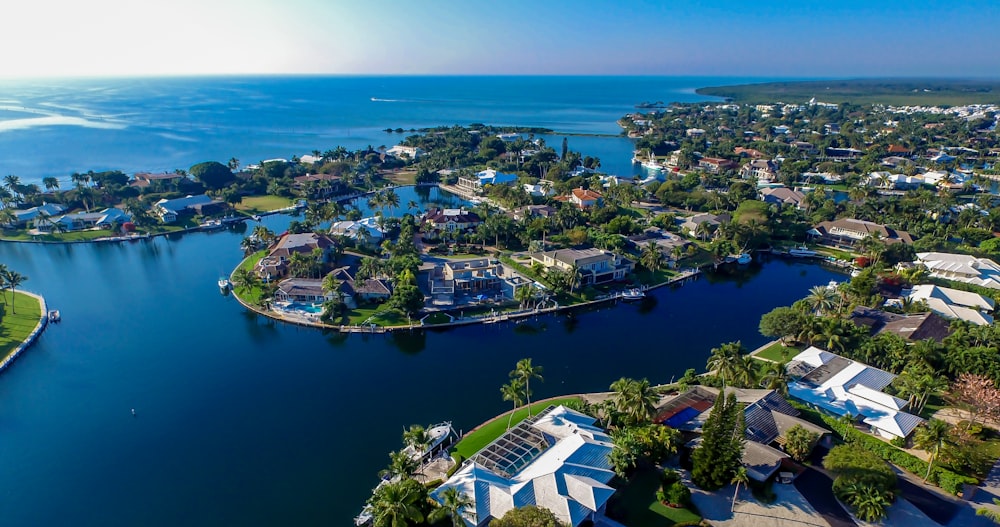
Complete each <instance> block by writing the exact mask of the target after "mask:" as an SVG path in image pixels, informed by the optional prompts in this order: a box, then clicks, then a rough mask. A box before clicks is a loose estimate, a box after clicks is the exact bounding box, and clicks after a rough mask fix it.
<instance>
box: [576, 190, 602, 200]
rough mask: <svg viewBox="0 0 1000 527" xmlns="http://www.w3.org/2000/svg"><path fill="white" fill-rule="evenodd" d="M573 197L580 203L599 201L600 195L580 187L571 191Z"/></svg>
mask: <svg viewBox="0 0 1000 527" xmlns="http://www.w3.org/2000/svg"><path fill="white" fill-rule="evenodd" d="M573 196H574V197H576V199H578V200H580V201H593V200H598V199H601V195H600V193H597V192H594V191H593V190H589V189H584V188H582V187H580V188H575V189H573Z"/></svg>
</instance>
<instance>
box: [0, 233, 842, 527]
mask: <svg viewBox="0 0 1000 527" xmlns="http://www.w3.org/2000/svg"><path fill="white" fill-rule="evenodd" d="M290 219H291V218H289V217H288V216H273V217H268V218H265V219H264V221H265V223H266V224H267V225H268V226H269V227H270V228H272V229H274V230H276V231H280V230H282V229H283V228H284V227H285V225H287V222H288V221H289V220H290ZM242 236H243V234H242V233H240V232H237V231H219V232H213V233H195V234H189V235H185V236H178V237H167V238H157V239H153V240H147V241H140V242H134V243H126V244H80V245H55V246H43V245H32V244H12V243H4V244H0V261H2V262H3V263H5V264H7V265H8V266H9V267H10V268H12V269H16V270H18V271H20V272H21V273H23V274H25V275H27V276H28V277H29V280H28V282H27V283H26V287H27V288H28V289H29V290H32V291H37V292H42V293H44V294H45V296H46V299H47V300H48V301H49V304H50V305H51V307H52V308H54V309H60V310H61V312H62V316H63V322H62V323H61V324H57V325H54V326H53V327H51V328H49V329H48V330H47V331H46V332H45V333H44V334H43V335H42V337H41V338H40V339H39V341H38V342H37V344H36V345H35V346H34V347H33V348H31V349H30V350H28V351H27V352H26V353H25V354H24V356H23V357H22V358H20V359H19V360H18V361H17V362H16V363H15V364H14V365H13V366H12V367H11V368H10V369H9V370H8V371H6V372H4V373H3V375H2V376H0V507H2V509H3V511H4V512H3V515H4V520H3V523H4V525H11V526H36V525H76V526H118V525H121V526H133V525H145V526H151V527H155V526H171V527H173V526H176V525H191V526H200V525H205V526H214V525H241V526H255V525H261V526H264V525H276V524H279V525H324V526H325V525H346V524H348V522H349V521H350V518H351V517H352V516H353V515H354V514H356V513H357V511H358V509H359V508H360V506H361V504H362V503H363V501H364V499H365V498H366V496H367V494H368V492H369V491H370V488H371V487H372V486H373V485H374V483H375V482H376V473H377V471H378V470H379V469H380V468H382V467H383V466H384V465H385V464H386V462H387V461H388V456H387V453H388V452H389V451H390V450H392V449H395V448H398V447H399V446H400V445H399V437H400V433H401V431H402V429H403V428H404V427H405V426H408V425H410V424H412V423H423V424H429V423H431V422H436V421H440V420H444V419H452V420H454V422H455V426H456V427H457V428H460V429H468V428H471V427H472V426H475V425H476V424H478V423H480V422H481V421H483V420H484V419H487V418H489V417H490V416H492V415H495V414H497V413H500V412H502V411H504V410H505V409H506V407H507V403H506V402H504V401H502V400H501V397H500V392H499V386H500V385H501V384H502V383H503V382H505V381H506V379H507V373H508V372H509V370H510V369H511V368H512V367H513V365H514V363H515V362H516V361H517V360H518V359H520V358H523V357H531V358H532V359H533V360H534V362H535V363H536V364H538V365H541V366H543V367H544V369H545V370H544V377H545V382H544V383H532V387H533V388H534V389H535V391H536V393H535V398H542V397H546V396H553V395H558V394H563V393H574V392H585V391H595V390H602V389H605V388H606V387H607V386H608V385H609V384H610V383H611V382H613V381H614V380H616V379H617V378H619V377H621V376H631V377H648V378H649V379H650V380H651V381H653V382H656V383H661V382H668V381H670V380H671V378H675V377H679V376H680V375H682V374H683V373H684V370H685V369H687V368H699V369H701V368H703V367H704V364H705V359H706V357H707V356H708V354H709V350H710V349H711V348H712V347H714V346H717V345H718V344H719V343H722V342H726V341H730V340H738V339H740V340H742V341H743V343H744V345H746V347H747V348H748V349H752V348H754V347H756V346H757V345H759V344H761V343H763V342H764V341H765V339H764V338H763V337H761V336H760V335H759V333H758V332H757V322H758V319H759V317H760V315H761V314H762V313H764V312H766V311H768V310H770V309H772V308H773V307H775V306H779V305H787V304H790V303H791V302H793V301H794V300H796V299H797V298H800V297H802V296H805V295H806V293H807V289H808V288H809V287H811V286H814V285H818V284H825V283H827V282H829V281H830V280H831V279H843V277H842V276H840V275H836V274H834V273H833V272H831V271H829V270H827V269H824V268H821V267H818V266H814V265H808V264H803V263H798V262H785V261H780V260H776V261H773V262H770V263H767V264H765V265H757V264H754V265H751V266H750V267H749V268H747V269H746V270H743V271H736V272H734V274H732V275H729V274H718V275H708V276H706V277H703V278H701V279H700V280H697V281H695V282H692V283H690V284H688V285H685V286H683V287H680V288H664V289H660V290H657V291H655V292H653V293H652V294H651V298H650V299H649V301H648V302H645V303H641V304H639V303H637V304H623V305H618V306H614V307H605V308H602V309H600V310H596V311H588V312H581V313H577V314H575V315H573V316H572V317H567V316H565V315H558V316H546V317H542V318H539V319H537V320H530V321H527V322H524V323H521V324H513V323H508V324H496V325H492V326H477V327H464V328H457V329H452V330H448V331H441V332H415V333H398V334H391V335H367V336H366V335H349V336H342V335H339V334H336V333H324V332H322V331H319V330H314V329H308V328H300V327H295V326H290V325H284V324H282V323H279V322H275V321H272V320H269V319H266V318H263V317H259V316H256V315H253V314H250V313H248V312H246V311H245V310H244V309H242V308H241V307H240V306H239V305H238V304H237V303H236V302H235V301H234V300H233V299H232V298H228V297H224V296H222V295H220V294H219V291H218V288H217V287H216V280H217V279H218V277H219V276H220V275H222V274H224V273H226V272H228V270H229V269H231V268H232V267H233V266H235V265H236V264H237V263H238V262H239V260H240V259H241V254H240V251H239V248H238V247H239V242H240V239H241V237H242ZM133 408H134V409H135V411H136V415H135V416H134V417H133V415H132V414H131V412H130V410H131V409H133Z"/></svg>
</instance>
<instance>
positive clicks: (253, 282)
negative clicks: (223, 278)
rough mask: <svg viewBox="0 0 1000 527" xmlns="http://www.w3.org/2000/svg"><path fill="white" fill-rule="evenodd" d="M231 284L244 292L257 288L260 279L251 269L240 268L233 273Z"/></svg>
mask: <svg viewBox="0 0 1000 527" xmlns="http://www.w3.org/2000/svg"><path fill="white" fill-rule="evenodd" d="M233 283H234V284H235V285H236V289H237V290H240V291H243V292H246V291H249V290H251V289H253V288H254V287H257V286H258V285H259V284H260V279H259V278H257V274H256V273H254V272H253V270H252V269H248V268H246V267H240V268H239V269H237V270H235V271H233Z"/></svg>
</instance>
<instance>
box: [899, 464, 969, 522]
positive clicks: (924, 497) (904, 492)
mask: <svg viewBox="0 0 1000 527" xmlns="http://www.w3.org/2000/svg"><path fill="white" fill-rule="evenodd" d="M896 475H897V476H898V482H899V495H900V497H902V498H905V499H906V501H908V502H910V503H912V504H913V506H914V507H916V508H917V509H919V510H920V511H921V512H923V513H924V514H926V515H927V517H928V518H930V519H932V520H934V521H935V522H937V523H939V524H941V525H948V523H949V522H951V520H952V519H953V518H954V517H955V515H956V514H958V511H959V509H960V508H961V507H962V506H963V504H962V502H961V501H960V500H958V499H957V498H954V497H952V496H948V495H945V494H943V493H942V492H940V491H937V490H932V489H929V488H927V487H926V486H924V484H923V482H922V481H921V480H920V479H918V478H916V477H915V476H912V475H910V474H905V473H903V472H902V471H900V470H898V469H897V470H896Z"/></svg>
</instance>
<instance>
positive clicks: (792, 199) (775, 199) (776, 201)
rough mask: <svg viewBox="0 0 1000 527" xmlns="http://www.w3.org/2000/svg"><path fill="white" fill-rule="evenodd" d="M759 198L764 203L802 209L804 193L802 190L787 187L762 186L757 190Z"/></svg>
mask: <svg viewBox="0 0 1000 527" xmlns="http://www.w3.org/2000/svg"><path fill="white" fill-rule="evenodd" d="M757 193H758V194H760V200H761V201H763V202H764V203H768V204H771V205H778V206H786V205H787V206H791V207H795V208H796V209H804V208H805V206H804V205H803V202H804V201H805V199H806V195H805V194H803V193H802V192H800V191H798V190H795V189H790V188H788V187H769V188H762V189H760V190H759V191H758V192H757Z"/></svg>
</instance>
